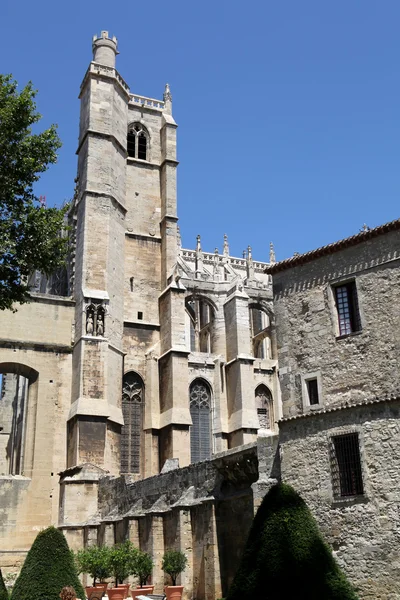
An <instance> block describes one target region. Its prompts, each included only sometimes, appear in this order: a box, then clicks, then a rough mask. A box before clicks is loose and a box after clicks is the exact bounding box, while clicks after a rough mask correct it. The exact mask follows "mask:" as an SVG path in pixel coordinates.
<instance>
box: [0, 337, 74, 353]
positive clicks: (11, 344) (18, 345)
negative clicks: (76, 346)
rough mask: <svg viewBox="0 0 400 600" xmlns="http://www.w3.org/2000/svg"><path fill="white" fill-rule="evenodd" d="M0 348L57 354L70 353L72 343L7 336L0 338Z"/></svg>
mask: <svg viewBox="0 0 400 600" xmlns="http://www.w3.org/2000/svg"><path fill="white" fill-rule="evenodd" d="M0 348H8V349H10V350H11V349H12V350H21V349H24V350H34V351H35V352H57V353H59V354H70V353H71V352H72V345H71V346H68V345H66V344H52V343H47V342H33V341H31V342H30V341H25V340H24V341H22V340H13V339H9V338H3V339H1V340H0Z"/></svg>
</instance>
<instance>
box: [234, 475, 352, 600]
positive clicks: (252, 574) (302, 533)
mask: <svg viewBox="0 0 400 600" xmlns="http://www.w3.org/2000/svg"><path fill="white" fill-rule="evenodd" d="M258 597H262V598H263V600H268V599H276V600H278V599H279V600H293V598H295V599H296V600H322V599H323V600H357V595H356V594H355V592H354V590H353V588H352V587H351V585H350V584H349V582H348V581H347V579H346V577H345V575H344V574H343V572H342V571H341V570H340V568H339V566H338V565H337V563H336V561H335V559H334V558H333V556H332V552H331V550H330V549H329V547H328V546H327V544H326V543H325V542H324V541H323V539H322V537H321V534H320V533H319V531H318V527H317V524H316V522H315V520H314V518H313V517H312V515H311V513H310V511H309V509H308V508H307V505H306V504H305V502H304V500H303V499H302V498H301V497H300V496H299V495H298V494H297V493H296V492H295V491H294V490H293V489H292V488H291V487H290V486H288V485H285V484H278V485H276V486H274V487H273V488H271V490H270V491H269V492H268V494H267V495H266V496H265V498H264V500H263V502H262V504H261V506H260V508H259V509H258V511H257V514H256V516H255V518H254V521H253V524H252V527H251V530H250V533H249V537H248V540H247V543H246V547H245V550H244V553H243V557H242V562H241V564H240V567H239V570H238V572H237V574H236V576H235V578H234V580H233V583H232V586H231V588H230V590H229V593H228V595H227V600H254V598H258Z"/></svg>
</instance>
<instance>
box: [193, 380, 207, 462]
mask: <svg viewBox="0 0 400 600" xmlns="http://www.w3.org/2000/svg"><path fill="white" fill-rule="evenodd" d="M189 396H190V398H189V403H190V416H191V417H192V426H191V428H190V457H191V462H192V463H193V462H199V461H200V460H206V459H207V458H210V456H211V389H210V386H209V385H208V383H207V382H206V381H204V380H203V379H195V380H194V381H193V383H192V385H191V386H190V390H189Z"/></svg>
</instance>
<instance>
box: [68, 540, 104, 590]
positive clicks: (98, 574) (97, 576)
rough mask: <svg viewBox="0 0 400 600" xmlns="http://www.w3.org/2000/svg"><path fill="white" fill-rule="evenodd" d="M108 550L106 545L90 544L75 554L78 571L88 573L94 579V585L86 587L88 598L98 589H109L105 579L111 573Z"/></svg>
mask: <svg viewBox="0 0 400 600" xmlns="http://www.w3.org/2000/svg"><path fill="white" fill-rule="evenodd" d="M108 550H109V549H108V548H106V547H105V546H90V547H89V548H85V549H84V550H78V552H77V553H76V554H75V555H74V558H75V563H76V566H77V569H78V573H87V574H88V575H90V576H91V578H92V579H93V585H92V586H86V588H85V591H86V594H87V597H88V598H90V596H91V594H92V593H93V591H94V590H96V589H102V591H103V592H104V593H105V592H106V590H107V583H104V579H107V577H110V575H111V572H110V570H109V567H108Z"/></svg>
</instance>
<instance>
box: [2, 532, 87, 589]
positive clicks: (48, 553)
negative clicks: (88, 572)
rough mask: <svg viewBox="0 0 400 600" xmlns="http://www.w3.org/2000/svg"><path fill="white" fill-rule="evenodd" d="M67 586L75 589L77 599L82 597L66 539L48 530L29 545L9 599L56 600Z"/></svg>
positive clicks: (58, 533) (60, 534)
mask: <svg viewBox="0 0 400 600" xmlns="http://www.w3.org/2000/svg"><path fill="white" fill-rule="evenodd" d="M67 585H70V586H72V587H73V588H74V589H75V591H76V595H77V597H78V598H81V599H82V600H83V599H84V598H85V593H84V591H83V588H82V586H81V583H80V581H79V579H78V575H77V572H76V568H75V565H74V561H73V556H72V553H71V552H70V550H69V548H68V544H67V540H66V539H65V537H64V535H63V534H62V533H61V531H59V530H58V529H56V528H55V527H49V528H48V529H44V530H43V531H41V532H40V533H39V534H38V535H37V537H36V539H35V541H34V542H33V544H32V547H31V549H30V550H29V552H28V554H27V557H26V559H25V562H24V564H23V567H22V570H21V573H20V575H19V577H18V579H17V581H16V582H15V585H14V588H13V591H12V594H11V599H12V600H32V598H35V600H59V594H60V591H61V590H62V588H63V587H65V586H67Z"/></svg>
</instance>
